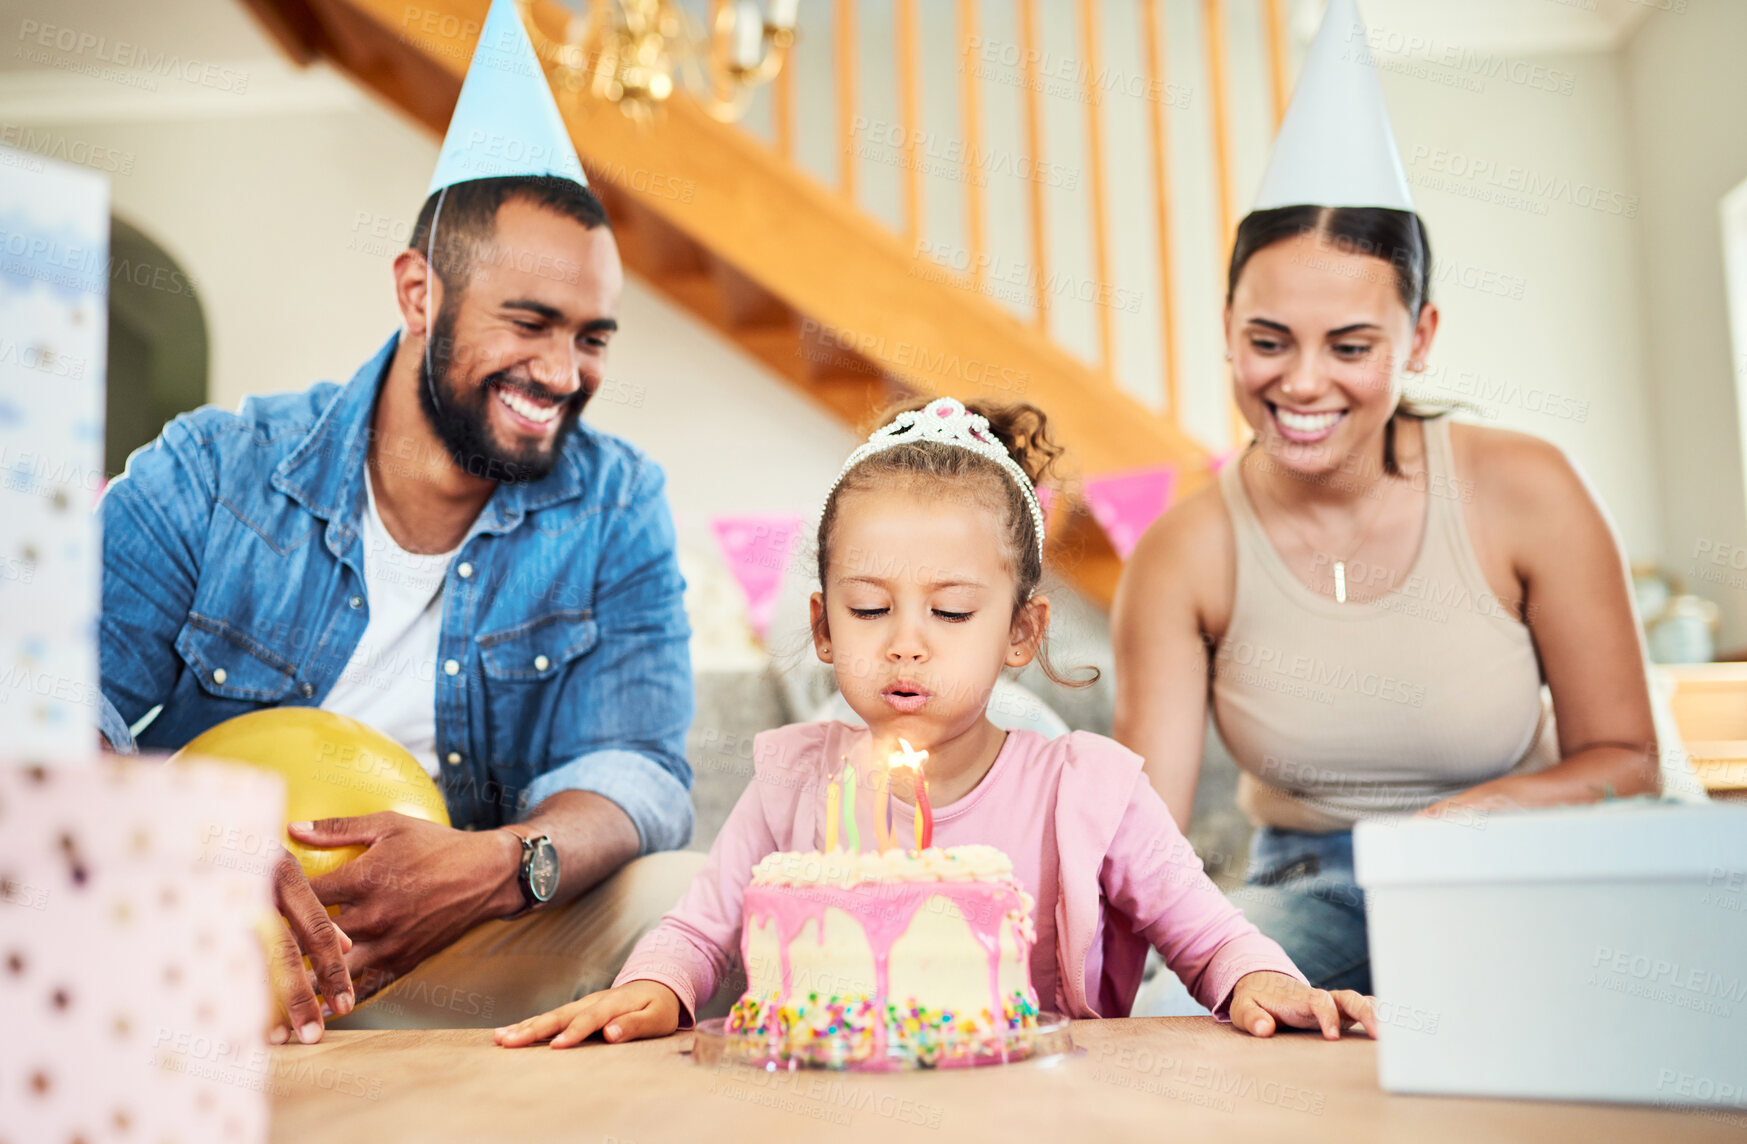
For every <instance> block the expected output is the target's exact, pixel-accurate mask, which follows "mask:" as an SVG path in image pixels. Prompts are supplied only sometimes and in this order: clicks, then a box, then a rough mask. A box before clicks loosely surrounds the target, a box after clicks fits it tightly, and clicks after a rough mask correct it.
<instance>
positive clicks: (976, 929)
mask: <svg viewBox="0 0 1747 1144" xmlns="http://www.w3.org/2000/svg"><path fill="white" fill-rule="evenodd" d="M936 896H939V897H944V898H946V899H947V900H949V901H951V902H952V903H953V904H954V905H956V906H957V907H958V910H959V913H960V914H961V915H963V917H964V919H965V922H966V924H968V925H969V926H970V930H971V933H972V935H974V936H975V938H976V940H977V942H978V943H979V944H980V945H981V946H982V947H983V952H984V954H985V956H986V957H987V959H988V963H989V1014H990V1017H991V1018H992V1020H993V1022H994V1025H995V1026H996V1027H997V1028H998V1027H999V1026H1000V1025H1001V1023H1002V1014H1003V1013H1004V1012H1005V1004H1004V998H1003V997H1002V995H1001V985H1000V979H1001V932H1002V929H1003V927H1005V926H1007V925H1008V924H1010V923H1009V921H1008V917H1009V914H1010V913H1011V912H1012V911H1015V910H1017V909H1018V908H1019V905H1020V902H1019V895H1018V893H1017V892H1016V891H1015V890H1014V889H1013V888H1012V887H1011V886H1008V885H1002V884H999V883H989V882H890V883H888V882H867V883H861V884H859V885H857V886H855V887H854V888H852V889H844V888H841V887H836V886H804V887H795V886H750V887H748V888H747V891H746V918H745V924H744V927H743V930H742V937H741V956H742V959H744V958H745V956H746V951H747V942H748V941H749V940H750V933H751V930H752V928H753V925H754V923H755V922H757V921H762V920H767V919H768V920H772V921H775V922H776V927H777V941H778V942H779V943H780V945H781V965H782V996H781V997H780V998H778V999H777V1002H776V1004H777V1005H779V1006H780V1005H782V1004H784V1003H786V1002H787V1001H788V999H789V997H790V995H791V992H792V989H793V980H792V977H791V974H790V963H789V944H790V943H791V942H793V941H796V940H798V939H799V938H800V934H801V930H802V929H803V928H804V927H805V926H806V924H807V922H809V921H817V923H818V940H819V942H820V944H823V943H824V940H825V918H824V914H825V910H826V908H827V907H830V906H836V907H838V908H839V909H841V910H843V911H844V912H845V913H847V914H848V915H849V916H851V917H853V918H855V920H856V921H857V922H858V923H859V924H860V925H861V929H862V934H863V936H864V937H865V938H866V939H867V944H868V949H869V950H870V951H871V952H872V954H873V960H874V988H875V990H876V992H875V996H874V998H873V1000H874V1001H875V1002H876V1003H884V1002H885V1001H887V1000H889V999H890V997H889V993H890V974H889V969H890V964H891V953H892V946H893V945H895V944H896V943H897V941H898V939H899V938H900V937H902V936H903V935H904V934H905V932H907V931H908V930H909V928H910V923H911V922H912V921H913V920H914V919H915V916H916V911H917V910H919V909H921V908H922V906H923V905H924V904H925V903H926V902H927V901H928V900H929V899H930V898H933V897H936ZM991 915H992V917H993V921H992V922H991V920H990V919H991ZM1013 936H1014V945H1015V948H1016V951H1017V953H1018V955H1019V959H1020V963H1021V964H1022V965H1024V964H1028V963H1029V958H1030V950H1028V949H1026V948H1025V943H1024V940H1023V937H1022V935H1021V933H1020V930H1019V928H1018V927H1017V926H1015V927H1014V929H1013ZM873 1038H874V1045H873V1047H874V1059H875V1060H876V1061H883V1060H885V1054H886V1047H887V1030H886V1021H885V1012H884V1010H883V1009H879V1008H876V1010H875V1012H874V1022H873Z"/></svg>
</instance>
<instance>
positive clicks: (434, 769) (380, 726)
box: [322, 468, 461, 778]
mask: <svg viewBox="0 0 1747 1144" xmlns="http://www.w3.org/2000/svg"><path fill="white" fill-rule="evenodd" d="M364 489H365V499H366V501H367V502H368V509H367V511H366V512H365V513H364V529H363V535H362V540H363V546H362V547H363V554H364V598H365V600H366V601H368V605H369V608H370V623H369V624H368V626H366V627H365V629H364V635H363V638H361V639H360V640H359V641H358V647H357V650H356V651H354V652H353V653H352V658H351V659H350V660H348V661H347V662H346V669H345V670H344V671H342V672H341V673H340V678H339V680H338V681H337V682H335V684H334V688H333V690H332V691H330V692H328V696H327V698H326V699H324V700H322V707H323V708H324V709H325V710H328V711H333V712H337V713H338V714H341V715H350V716H351V717H352V718H354V719H357V720H360V721H361V722H364V723H368V724H370V726H372V727H374V728H376V729H377V730H378V731H381V732H382V733H383V734H384V735H387V736H388V737H389V738H391V739H394V740H395V741H396V742H398V743H400V744H401V745H402V746H403V747H405V748H406V749H407V750H409V751H411V752H412V754H413V757H414V758H416V759H418V761H419V762H420V763H422V764H424V768H425V770H427V771H429V772H430V774H431V777H432V778H438V777H439V772H440V771H441V770H442V767H441V764H439V763H438V762H437V721H436V717H437V645H438V641H439V638H440V636H441V634H442V626H443V580H444V578H445V577H446V576H447V575H448V572H449V561H450V560H452V559H454V556H455V553H456V552H459V551H460V550H461V549H460V547H459V546H457V547H456V548H454V549H453V550H451V551H449V552H444V553H441V554H438V555H434V556H424V555H420V554H418V553H414V552H408V551H407V550H406V549H404V548H402V547H401V546H400V545H398V544H396V543H395V542H394V538H393V537H392V536H390V535H388V529H387V528H386V527H385V526H384V525H383V523H382V514H381V513H379V512H378V511H377V510H376V488H375V485H374V484H372V482H371V480H370V472H369V470H368V468H366V469H365V472H364Z"/></svg>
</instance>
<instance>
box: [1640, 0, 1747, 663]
mask: <svg viewBox="0 0 1747 1144" xmlns="http://www.w3.org/2000/svg"><path fill="white" fill-rule="evenodd" d="M1678 8H1679V10H1677V11H1676V10H1671V11H1657V12H1655V13H1653V14H1652V15H1651V17H1650V18H1649V19H1648V20H1647V21H1645V23H1644V25H1643V27H1641V28H1640V29H1639V30H1638V34H1637V35H1636V36H1635V37H1634V38H1633V40H1632V41H1631V43H1630V44H1629V45H1628V47H1627V49H1626V51H1625V53H1624V63H1625V76H1626V87H1627V91H1628V96H1629V98H1628V105H1629V108H1630V125H1631V138H1632V145H1633V148H1634V159H1635V173H1636V176H1637V180H1638V185H1639V187H1640V188H1641V190H1642V194H1643V199H1644V208H1643V212H1642V218H1641V221H1640V226H1641V230H1642V253H1641V259H1640V261H1639V262H1638V264H1637V266H1636V268H1635V269H1636V271H1637V273H1638V274H1639V275H1640V276H1641V280H1642V282H1643V289H1644V307H1643V309H1641V310H1640V311H1639V320H1640V321H1641V322H1642V325H1643V328H1644V330H1645V341H1646V355H1645V365H1646V377H1645V381H1644V385H1645V390H1646V392H1647V393H1648V394H1649V395H1650V397H1651V401H1650V402H1649V404H1650V409H1651V425H1652V427H1653V430H1654V432H1655V435H1656V438H1657V440H1658V442H1659V443H1660V451H1661V469H1662V485H1663V500H1662V505H1661V508H1662V526H1663V527H1662V537H1663V551H1664V553H1665V555H1666V558H1667V563H1668V566H1669V568H1670V569H1671V570H1673V571H1675V572H1677V573H1680V574H1681V575H1683V576H1684V577H1685V578H1686V579H1687V581H1688V584H1689V586H1690V587H1691V588H1693V590H1694V591H1696V592H1697V593H1699V594H1700V595H1703V596H1707V597H1709V598H1710V599H1713V600H1715V601H1716V602H1717V603H1718V604H1720V605H1721V606H1722V608H1723V617H1724V619H1723V635H1722V639H1721V647H1722V648H1723V649H1724V650H1734V649H1740V648H1741V647H1742V646H1743V645H1744V644H1747V572H1743V571H1742V569H1741V567H1739V566H1737V567H1730V566H1729V563H1728V561H1729V560H1731V559H1732V560H1734V561H1736V562H1737V565H1739V563H1740V562H1741V561H1742V560H1743V559H1744V557H1743V555H1742V550H1743V548H1744V546H1747V493H1744V492H1743V476H1742V446H1741V438H1742V429H1741V407H1740V406H1741V403H1740V392H1741V391H1740V387H1741V384H1742V382H1743V380H1747V346H1743V347H1740V348H1739V349H1738V350H1737V351H1735V352H1733V353H1732V352H1731V348H1730V338H1729V318H1728V305H1727V298H1726V294H1725V289H1726V288H1725V284H1724V275H1723V235H1722V223H1721V217H1720V206H1721V201H1722V198H1723V196H1724V195H1726V194H1727V193H1728V192H1729V191H1730V190H1731V189H1733V188H1734V187H1735V186H1736V185H1738V184H1739V183H1741V181H1742V180H1744V179H1747V125H1744V123H1743V119H1744V118H1747V68H1744V67H1743V66H1742V61H1741V49H1742V47H1743V45H1747V4H1741V3H1735V2H1732V0H1731V2H1721V0H1708V2H1703V3H1701V2H1700V0H1690V2H1686V0H1681V2H1680V3H1679V4H1678ZM1741 304H1742V302H1741V301H1740V300H1738V301H1737V305H1741ZM1717 556H1721V557H1722V558H1723V559H1724V563H1722V564H1717V563H1713V562H1712V561H1713V559H1714V558H1715V557H1717Z"/></svg>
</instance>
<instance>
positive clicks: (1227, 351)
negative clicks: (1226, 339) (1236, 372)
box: [1225, 350, 1231, 361]
mask: <svg viewBox="0 0 1747 1144" xmlns="http://www.w3.org/2000/svg"><path fill="white" fill-rule="evenodd" d="M1225 360H1226V361H1230V360H1231V351H1230V350H1226V351H1225Z"/></svg>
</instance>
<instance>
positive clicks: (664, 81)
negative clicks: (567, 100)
mask: <svg viewBox="0 0 1747 1144" xmlns="http://www.w3.org/2000/svg"><path fill="white" fill-rule="evenodd" d="M517 2H518V4H519V6H520V7H521V9H522V15H523V23H524V24H525V25H526V26H527V28H528V35H529V38H530V39H532V40H533V43H534V50H535V51H536V52H537V53H538V54H539V56H540V59H541V60H542V61H544V62H545V64H546V65H547V67H548V68H549V69H550V70H551V72H552V81H553V84H554V86H555V88H556V89H557V90H558V91H560V92H573V93H580V92H587V93H589V94H590V95H592V96H594V97H595V98H596V99H600V100H604V101H606V102H608V103H613V104H617V105H618V107H619V110H620V111H622V112H624V113H625V114H626V115H628V116H630V117H631V118H633V119H637V120H640V121H645V122H647V121H648V120H650V119H651V118H652V117H653V116H654V115H655V113H656V112H657V110H658V109H659V108H660V107H661V105H662V104H664V103H666V102H667V100H668V97H670V96H671V95H672V94H673V91H674V87H675V77H676V76H678V77H680V79H681V80H682V82H684V84H685V87H686V89H687V91H688V92H689V93H690V94H691V96H692V97H693V98H694V99H695V100H697V102H698V104H699V105H700V106H702V107H703V108H704V110H705V111H707V112H708V113H709V114H710V115H712V116H714V117H715V118H717V119H719V120H722V121H723V122H733V121H734V120H736V119H739V118H740V116H741V115H743V114H745V112H746V108H747V107H748V105H750V103H751V102H752V92H753V90H754V89H755V88H757V87H759V86H761V85H763V84H766V83H769V82H770V81H771V80H772V79H773V78H775V76H776V74H777V73H778V72H780V71H781V70H782V67H783V62H784V60H785V59H786V58H787V56H788V50H789V48H790V47H792V46H793V44H794V42H795V8H796V6H797V5H798V4H799V2H800V0H768V3H767V4H764V5H761V4H759V3H758V0H709V11H710V15H709V17H708V18H705V19H700V18H699V17H697V16H696V15H694V14H693V13H692V12H689V11H687V10H686V9H685V8H684V7H682V6H681V5H680V4H679V3H678V2H676V0H585V3H587V5H588V9H587V12H586V13H583V14H572V15H571V16H570V17H569V19H568V20H567V21H566V22H565V27H564V31H563V34H562V35H561V36H559V37H557V38H554V37H551V36H548V35H546V34H545V33H544V32H543V31H542V30H541V29H540V27H539V26H538V25H537V24H536V23H535V22H534V20H533V18H532V17H533V12H532V8H533V0H517Z"/></svg>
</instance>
